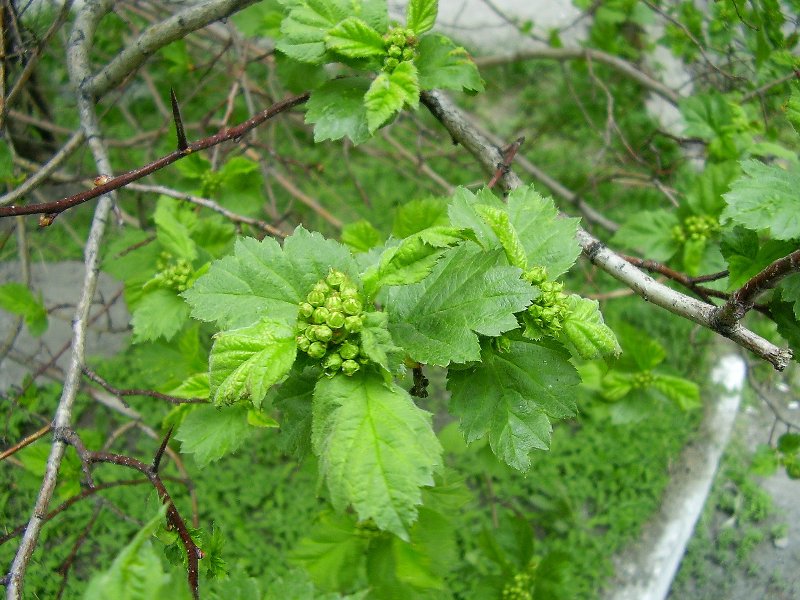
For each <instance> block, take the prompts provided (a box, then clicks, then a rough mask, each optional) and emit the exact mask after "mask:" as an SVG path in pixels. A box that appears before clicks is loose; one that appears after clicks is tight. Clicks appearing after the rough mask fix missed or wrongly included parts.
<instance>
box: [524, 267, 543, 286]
mask: <svg viewBox="0 0 800 600" xmlns="http://www.w3.org/2000/svg"><path fill="white" fill-rule="evenodd" d="M522 278H523V279H524V280H525V281H528V282H530V283H532V284H533V285H541V284H542V283H544V282H545V281H546V280H547V269H546V268H545V267H532V268H531V269H528V270H527V271H525V273H524V274H523V275H522Z"/></svg>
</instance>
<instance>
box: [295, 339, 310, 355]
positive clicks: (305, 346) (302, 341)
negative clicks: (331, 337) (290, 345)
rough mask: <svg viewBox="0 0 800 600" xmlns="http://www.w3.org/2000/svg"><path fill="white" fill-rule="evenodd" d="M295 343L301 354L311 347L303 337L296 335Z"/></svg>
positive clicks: (308, 341)
mask: <svg viewBox="0 0 800 600" xmlns="http://www.w3.org/2000/svg"><path fill="white" fill-rule="evenodd" d="M295 341H296V342H297V347H298V348H299V349H300V350H302V351H303V352H308V348H309V347H310V346H311V341H310V340H309V339H308V338H307V337H306V336H304V335H298V336H297V337H296V338H295Z"/></svg>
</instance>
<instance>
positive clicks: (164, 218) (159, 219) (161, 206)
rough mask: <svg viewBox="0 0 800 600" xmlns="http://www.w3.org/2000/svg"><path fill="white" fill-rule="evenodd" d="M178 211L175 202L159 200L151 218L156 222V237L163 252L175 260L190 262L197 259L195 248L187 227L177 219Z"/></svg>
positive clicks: (168, 199) (165, 199)
mask: <svg viewBox="0 0 800 600" xmlns="http://www.w3.org/2000/svg"><path fill="white" fill-rule="evenodd" d="M179 210H180V208H179V205H178V203H177V202H176V201H175V200H173V199H171V198H166V197H162V198H161V199H159V201H158V206H157V207H156V212H155V215H154V216H153V219H154V220H155V222H156V237H157V238H158V242H159V243H160V244H161V245H162V246H163V247H164V250H166V251H167V252H169V253H170V254H172V255H173V256H174V257H176V258H185V259H186V260H188V261H189V262H191V261H193V260H194V259H196V258H197V246H196V245H195V243H194V240H193V239H192V236H191V232H190V231H189V227H187V225H186V224H185V223H183V222H181V220H180V218H179V217H178V214H177V213H178V211H179ZM193 216H194V215H193ZM195 219H196V217H195Z"/></svg>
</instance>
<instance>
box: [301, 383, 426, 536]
mask: <svg viewBox="0 0 800 600" xmlns="http://www.w3.org/2000/svg"><path fill="white" fill-rule="evenodd" d="M312 443H313V447H314V452H315V453H316V454H317V456H319V464H320V472H321V474H322V476H323V477H324V479H325V481H326V483H327V485H328V490H329V491H330V495H331V502H332V503H333V505H334V507H335V508H337V510H343V509H344V508H345V507H346V506H347V505H352V506H353V508H355V510H356V513H357V514H358V516H359V519H360V520H365V519H370V518H371V519H372V520H373V521H374V522H375V524H376V525H377V526H378V527H379V528H381V529H384V530H387V531H391V532H392V533H394V534H396V535H398V536H400V537H402V538H403V539H408V528H409V527H410V525H411V524H412V523H413V522H414V520H415V519H416V516H417V509H416V507H417V505H418V504H419V503H420V502H421V492H420V487H421V486H425V485H433V472H434V470H435V469H437V468H438V467H439V466H440V465H441V451H442V449H441V446H440V445H439V441H438V440H437V439H436V436H435V434H434V433H433V429H432V428H431V415H430V413H427V412H425V411H423V410H421V409H419V408H417V406H416V405H415V404H414V403H413V402H412V401H411V397H410V396H409V395H408V393H407V392H406V391H405V390H403V389H402V388H400V387H398V386H397V385H395V384H393V383H392V384H387V383H386V382H385V381H384V379H383V377H382V376H381V375H379V374H378V373H376V372H374V371H364V370H362V371H359V372H358V373H356V374H355V375H354V376H352V377H345V376H342V375H336V376H334V377H331V378H322V379H320V381H319V383H318V384H317V387H316V389H315V391H314V427H313V436H312Z"/></svg>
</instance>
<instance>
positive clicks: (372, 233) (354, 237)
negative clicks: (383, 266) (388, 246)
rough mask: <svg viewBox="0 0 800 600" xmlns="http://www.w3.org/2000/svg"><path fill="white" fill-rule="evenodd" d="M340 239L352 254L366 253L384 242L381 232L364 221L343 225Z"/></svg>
mask: <svg viewBox="0 0 800 600" xmlns="http://www.w3.org/2000/svg"><path fill="white" fill-rule="evenodd" d="M341 239H342V243H343V244H346V245H347V247H348V248H350V249H351V250H352V251H354V252H367V251H368V250H370V249H372V248H374V247H375V246H380V245H381V244H382V243H383V241H384V240H383V235H381V232H380V231H378V230H377V229H376V228H375V226H374V225H372V223H370V222H369V221H367V220H365V219H361V220H359V221H355V222H353V223H348V224H347V225H345V226H344V227H343V228H342V236H341Z"/></svg>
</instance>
